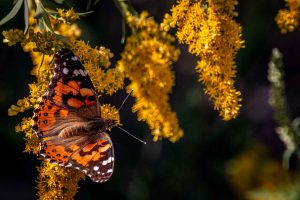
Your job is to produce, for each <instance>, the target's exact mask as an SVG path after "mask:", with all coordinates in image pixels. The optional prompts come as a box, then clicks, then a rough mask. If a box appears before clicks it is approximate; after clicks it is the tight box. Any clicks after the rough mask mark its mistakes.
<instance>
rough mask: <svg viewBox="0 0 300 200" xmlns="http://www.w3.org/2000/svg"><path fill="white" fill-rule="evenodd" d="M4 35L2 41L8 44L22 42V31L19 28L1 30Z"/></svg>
mask: <svg viewBox="0 0 300 200" xmlns="http://www.w3.org/2000/svg"><path fill="white" fill-rule="evenodd" d="M2 35H3V36H4V39H3V43H7V45H8V46H13V45H15V44H16V43H19V42H22V41H23V40H24V38H25V37H24V33H23V31H22V30H19V29H10V30H8V31H3V32H2Z"/></svg>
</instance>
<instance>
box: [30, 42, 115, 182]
mask: <svg viewBox="0 0 300 200" xmlns="http://www.w3.org/2000/svg"><path fill="white" fill-rule="evenodd" d="M33 121H34V124H33V130H34V131H35V132H36V133H37V136H38V137H39V138H40V139H41V143H40V154H41V155H42V156H43V157H45V158H46V159H47V160H48V161H49V162H51V163H56V164H58V165H60V166H64V167H74V168H76V169H78V170H80V171H82V172H84V173H85V174H87V175H88V176H89V177H90V178H91V179H92V180H93V181H95V182H105V181H107V180H108V179H109V178H110V177H111V175H112V173H113V167H114V151H113V144H112V141H111V139H110V137H109V135H108V134H107V133H106V131H108V130H110V129H111V128H112V127H113V126H115V124H116V121H115V120H113V119H106V118H103V117H101V110H100V103H99V100H98V98H97V93H96V91H95V89H94V86H93V84H92V82H91V80H90V78H89V76H88V74H87V72H86V70H85V69H84V67H83V65H82V64H81V63H80V61H79V60H78V58H77V57H76V56H75V55H74V54H73V53H72V52H71V51H70V50H69V49H66V48H63V49H61V50H60V51H58V52H57V53H56V54H55V56H54V76H53V77H52V79H51V81H50V84H49V86H48V88H47V91H46V93H45V95H44V96H43V97H42V100H41V101H40V102H39V104H38V106H37V107H36V108H35V110H34V116H33Z"/></svg>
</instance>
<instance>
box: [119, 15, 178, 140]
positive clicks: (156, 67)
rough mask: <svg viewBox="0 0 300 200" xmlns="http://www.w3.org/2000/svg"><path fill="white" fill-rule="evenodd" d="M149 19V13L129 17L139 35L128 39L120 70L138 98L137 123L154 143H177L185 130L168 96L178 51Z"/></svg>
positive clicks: (172, 83) (136, 108) (160, 29)
mask: <svg viewBox="0 0 300 200" xmlns="http://www.w3.org/2000/svg"><path fill="white" fill-rule="evenodd" d="M147 17H148V13H146V12H142V13H141V14H140V16H138V17H137V16H133V15H130V16H129V17H128V19H127V22H128V24H129V26H130V27H131V28H132V29H133V30H136V34H133V35H131V36H130V37H128V38H127V41H126V45H125V49H124V52H123V53H122V55H121V56H122V58H121V60H120V61H118V64H117V67H118V69H119V70H120V71H122V72H124V73H125V76H126V77H128V78H129V79H130V81H131V83H130V84H129V85H128V87H127V90H128V91H131V90H132V89H133V92H132V95H133V96H134V97H135V98H136V102H135V104H134V106H133V108H132V110H133V112H137V116H138V120H141V121H145V122H146V123H147V124H148V125H149V128H150V130H151V132H152V135H153V140H154V141H157V140H158V139H160V138H162V137H165V138H168V139H169V140H170V141H172V142H176V141H177V140H178V139H180V138H181V137H182V136H183V131H182V130H181V129H180V127H179V125H178V119H177V116H176V114H175V113H174V112H172V111H171V107H170V104H169V102H168V101H169V97H168V94H169V93H170V92H171V89H172V86H173V85H174V74H173V71H172V69H171V64H172V63H173V62H174V61H176V60H177V58H178V56H179V50H178V49H176V48H175V47H174V46H173V45H172V44H171V43H172V41H174V39H173V38H172V36H170V35H168V34H167V33H166V32H165V31H163V28H160V27H159V25H158V24H157V23H156V22H155V21H154V20H153V18H147Z"/></svg>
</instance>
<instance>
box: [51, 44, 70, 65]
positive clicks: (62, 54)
mask: <svg viewBox="0 0 300 200" xmlns="http://www.w3.org/2000/svg"><path fill="white" fill-rule="evenodd" d="M69 54H73V52H72V51H71V50H70V49H68V48H66V47H63V48H61V49H60V50H58V51H57V52H56V53H55V55H54V62H55V61H58V60H61V59H62V58H64V57H65V56H66V55H69Z"/></svg>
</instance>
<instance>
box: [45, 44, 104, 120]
mask: <svg viewBox="0 0 300 200" xmlns="http://www.w3.org/2000/svg"><path fill="white" fill-rule="evenodd" d="M46 97H47V99H49V100H50V101H51V102H53V103H55V104H56V105H59V106H61V107H65V108H67V109H69V110H78V109H80V110H81V111H83V112H85V113H86V111H88V113H90V114H91V115H94V116H98V117H101V116H100V115H101V114H100V103H99V101H98V98H97V93H96V92H95V88H94V86H93V84H92V82H91V79H90V77H89V76H88V74H87V71H86V70H85V68H84V67H83V65H82V64H81V62H80V61H79V60H78V58H77V57H76V56H75V55H74V53H73V52H72V51H70V50H69V49H67V48H62V49H61V50H59V51H58V52H57V53H55V55H54V76H53V77H52V80H51V82H50V84H49V86H48V89H47V92H46ZM95 107H96V109H95Z"/></svg>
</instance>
